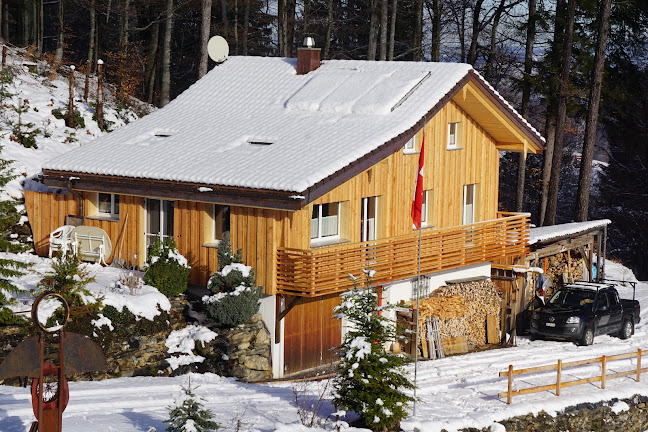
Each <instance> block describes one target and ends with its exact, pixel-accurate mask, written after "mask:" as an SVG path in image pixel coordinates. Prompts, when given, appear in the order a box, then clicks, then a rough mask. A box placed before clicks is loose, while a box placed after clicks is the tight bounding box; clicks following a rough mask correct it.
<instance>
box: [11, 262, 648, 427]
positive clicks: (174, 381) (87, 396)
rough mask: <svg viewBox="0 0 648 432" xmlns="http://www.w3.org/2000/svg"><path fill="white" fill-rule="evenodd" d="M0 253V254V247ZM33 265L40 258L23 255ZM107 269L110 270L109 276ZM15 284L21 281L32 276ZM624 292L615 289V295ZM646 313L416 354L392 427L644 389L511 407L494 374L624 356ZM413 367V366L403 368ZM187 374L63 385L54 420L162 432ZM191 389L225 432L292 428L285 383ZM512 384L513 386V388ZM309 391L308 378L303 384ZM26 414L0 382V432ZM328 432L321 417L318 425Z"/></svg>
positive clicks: (588, 390)
mask: <svg viewBox="0 0 648 432" xmlns="http://www.w3.org/2000/svg"><path fill="white" fill-rule="evenodd" d="M0 256H2V254H0ZM30 259H32V260H35V262H37V265H38V266H44V265H46V262H47V260H43V259H40V258H30ZM606 270H607V272H608V276H609V277H611V278H615V279H623V280H633V279H634V278H633V276H632V273H631V272H630V271H629V270H628V269H627V268H625V267H623V266H621V265H619V264H616V263H613V262H610V261H608V262H607V263H606ZM92 271H93V272H94V273H96V276H97V280H98V281H99V282H98V284H99V285H101V284H108V283H109V281H110V279H111V278H114V277H115V273H114V271H115V269H110V268H102V267H99V266H93V267H92ZM111 272H113V273H111ZM28 278H29V277H26V278H23V279H21V280H20V281H19V283H21V284H22V285H23V286H24V287H27V288H28V287H29V286H30V284H32V283H33V281H31V280H27V279H28ZM630 295H631V292H629V291H628V290H625V291H624V292H622V296H623V297H628V296H630ZM637 297H638V299H639V300H640V301H641V303H642V304H643V305H647V304H648V283H643V282H642V283H639V284H638V288H637ZM647 321H648V312H647V309H646V308H644V310H643V311H642V322H641V323H640V324H639V325H638V326H637V328H636V334H635V335H634V336H633V337H632V338H631V339H629V340H626V341H623V340H620V339H618V338H615V337H610V336H598V337H597V338H596V339H595V341H594V345H592V346H589V347H579V346H576V345H574V344H573V343H570V342H557V341H535V342H531V341H529V340H528V339H527V338H525V337H518V346H517V347H514V348H507V349H497V350H491V351H484V352H479V353H472V354H467V355H461V356H453V357H449V358H445V359H442V360H435V361H423V362H420V363H419V367H418V376H417V381H418V386H419V389H418V391H417V396H418V397H419V398H420V401H419V402H418V403H417V406H416V416H411V417H410V418H409V419H407V420H406V421H405V422H403V424H402V426H403V428H404V429H405V430H407V431H413V430H414V429H415V428H417V429H419V430H421V431H440V430H441V429H442V428H445V429H447V430H449V431H453V430H456V429H459V428H464V427H479V428H481V427H487V426H489V425H491V424H493V422H494V421H500V420H504V419H507V418H510V417H512V416H516V415H522V414H526V413H537V412H539V411H541V410H545V411H547V412H549V413H556V412H559V411H561V410H563V409H564V408H566V407H569V406H573V405H575V404H578V403H583V402H598V401H605V400H611V399H613V398H627V397H630V396H632V395H634V394H641V395H647V396H648V384H646V381H648V379H644V380H643V382H642V383H637V382H635V380H634V379H633V378H617V379H612V380H609V381H608V382H607V388H606V389H605V390H601V389H600V386H599V384H598V383H597V384H590V385H581V386H576V387H569V388H564V389H563V390H562V396H560V397H557V396H555V395H554V393H553V392H543V393H535V394H530V395H525V396H517V397H515V398H514V399H513V403H512V404H511V405H506V401H505V400H502V399H498V397H497V394H498V393H499V392H503V391H505V389H506V378H499V377H498V374H499V372H500V371H504V370H506V369H507V368H508V365H509V364H512V365H513V366H514V367H515V368H516V369H517V368H521V367H531V366H537V365H543V364H548V363H553V362H556V361H557V360H558V359H562V360H563V361H570V360H577V359H586V358H592V357H597V356H601V355H604V354H605V355H610V354H616V353H626V352H631V351H634V350H636V349H637V348H641V349H647V348H648V324H647ZM634 366H635V364H634V362H632V361H625V362H615V363H610V364H609V365H608V370H609V372H610V373H612V372H616V371H619V370H628V369H631V368H632V367H634ZM409 370H410V373H412V374H413V370H414V368H413V367H412V366H410V367H409ZM599 373H600V368H599V367H596V366H592V367H589V368H582V369H579V370H577V371H571V370H570V371H566V372H565V373H564V378H563V379H564V380H568V379H575V378H582V377H587V376H594V375H598V374H599ZM554 377H555V375H552V374H551V373H546V374H539V375H537V376H533V377H531V378H529V379H524V378H517V379H516V382H517V383H518V384H517V386H519V387H526V386H531V385H532V384H533V383H534V384H536V385H537V384H548V383H550V382H551V381H552V379H555V378H554ZM187 382H188V377H187V376H183V377H175V378H148V377H138V378H119V379H112V380H105V381H101V382H73V383H70V404H69V406H68V408H67V410H66V411H65V414H64V417H63V421H64V423H63V424H64V430H65V431H66V432H86V431H88V430H101V431H114V432H140V431H141V432H148V431H149V428H150V427H155V428H156V430H157V431H158V432H160V431H163V430H165V429H166V424H165V423H163V420H164V419H165V418H167V410H166V407H167V406H170V405H172V404H173V403H174V398H175V397H177V396H178V395H179V393H180V389H181V386H183V385H186V384H187ZM191 383H192V386H195V387H196V389H195V393H196V394H197V395H198V396H201V397H203V398H205V400H206V402H205V405H206V407H207V408H209V409H211V410H212V411H213V412H214V416H215V419H216V421H218V422H219V423H221V425H222V426H223V427H224V428H226V429H228V430H236V429H237V428H236V424H237V421H241V424H240V425H239V426H240V427H239V430H241V431H273V430H279V431H290V432H292V431H296V430H305V428H303V427H302V426H301V423H300V421H299V416H298V414H297V408H296V407H295V399H294V393H293V385H292V384H288V383H275V384H243V383H239V382H237V381H235V380H234V379H231V378H222V377H219V376H216V375H210V374H206V375H192V376H191ZM519 387H518V388H519ZM308 391H309V392H311V394H314V393H316V391H317V386H316V384H311V385H310V387H309V390H308ZM333 411H334V410H333V407H332V406H331V404H330V396H327V398H326V401H325V403H324V406H323V408H322V411H321V414H322V415H323V416H324V417H327V416H328V415H329V414H330V413H332V412H333ZM32 420H33V413H32V409H31V403H30V396H29V391H28V390H27V389H24V388H15V387H6V386H0V431H2V432H24V431H25V430H26V427H27V425H29V424H30V423H31V421H32ZM324 427H325V428H326V429H328V430H330V429H331V421H330V419H329V421H328V422H327V423H326V424H325V426H324Z"/></svg>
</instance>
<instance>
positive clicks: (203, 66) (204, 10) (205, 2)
mask: <svg viewBox="0 0 648 432" xmlns="http://www.w3.org/2000/svg"><path fill="white" fill-rule="evenodd" d="M200 4H201V14H200V15H201V17H202V19H201V21H200V59H199V62H198V79H200V78H202V77H204V76H205V74H206V73H207V63H208V61H209V56H208V54H207V44H208V43H209V30H210V28H211V8H212V0H201V3H200Z"/></svg>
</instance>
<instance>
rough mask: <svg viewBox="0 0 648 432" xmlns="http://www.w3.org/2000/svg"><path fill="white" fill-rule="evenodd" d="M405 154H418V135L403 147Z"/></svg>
mask: <svg viewBox="0 0 648 432" xmlns="http://www.w3.org/2000/svg"><path fill="white" fill-rule="evenodd" d="M403 153H404V154H416V153H418V152H417V151H416V135H414V136H413V137H412V138H410V139H409V140H407V142H406V143H405V145H404V146H403Z"/></svg>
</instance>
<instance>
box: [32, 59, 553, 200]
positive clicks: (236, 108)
mask: <svg viewBox="0 0 648 432" xmlns="http://www.w3.org/2000/svg"><path fill="white" fill-rule="evenodd" d="M295 66H296V60H294V59H285V58H271V57H231V58H229V59H228V60H227V61H226V62H225V63H223V64H221V65H220V66H217V67H215V68H214V69H213V70H212V71H210V72H209V73H208V74H207V75H206V76H205V77H204V78H202V79H201V80H199V81H198V82H197V83H195V84H194V85H193V86H192V87H190V88H189V89H188V90H187V91H185V92H184V93H183V94H182V95H180V96H178V97H177V98H176V99H175V100H174V101H172V102H171V103H170V104H169V105H167V106H166V107H165V108H163V109H161V110H158V111H156V112H154V113H152V114H150V115H148V116H146V117H144V118H143V119H141V120H138V121H136V122H134V123H132V124H130V125H128V126H127V127H124V128H121V129H119V130H116V131H115V132H112V133H110V134H108V135H105V136H103V137H101V138H99V139H97V140H95V141H93V142H92V143H90V144H88V145H85V146H83V147H82V148H80V149H77V150H75V151H72V152H70V153H67V154H65V155H63V156H61V157H57V158H55V159H53V160H50V161H48V162H46V163H45V164H44V165H43V169H44V170H52V171H65V172H76V173H88V174H98V175H110V176H121V177H129V178H143V179H156V180H169V181H179V182H187V183H197V184H202V185H219V186H233V187H244V188H252V189H269V190H277V191H289V192H303V191H305V190H307V189H308V188H309V187H311V186H313V185H315V184H317V183H318V182H320V181H322V180H323V179H325V178H327V177H328V176H331V175H333V174H334V173H336V172H338V171H340V170H342V169H343V168H345V167H347V166H348V165H349V164H351V163H353V162H355V161H357V160H359V159H360V158H362V157H363V156H365V155H368V154H369V153H371V152H372V151H374V150H376V149H377V148H379V147H380V146H381V145H383V144H385V143H387V142H389V141H390V140H392V139H394V138H395V137H397V136H399V135H400V134H402V133H404V132H406V131H408V130H409V129H410V128H412V127H414V126H415V125H416V124H417V122H420V121H421V120H422V119H423V118H424V116H425V115H426V114H427V113H428V112H429V111H430V110H431V109H432V108H433V107H435V106H436V105H437V104H438V103H439V102H440V101H441V100H442V99H443V98H444V97H445V96H446V95H448V94H449V93H450V92H451V90H452V89H453V88H455V86H456V85H457V84H458V83H460V82H461V81H462V80H463V79H465V78H466V77H467V76H468V75H469V74H474V76H476V77H477V79H478V80H480V81H481V82H482V83H483V84H484V85H485V86H486V87H488V84H487V83H486V82H485V80H483V79H482V78H481V77H480V76H479V75H478V74H476V72H474V71H473V69H472V67H471V66H470V65H466V64H457V63H414V62H368V61H349V60H331V61H325V62H323V63H322V65H321V66H320V67H319V68H318V69H316V70H315V71H312V72H310V73H308V74H305V75H297V74H296V69H295ZM493 94H494V95H495V98H498V99H499V100H500V102H502V103H503V104H504V105H506V106H507V107H510V105H508V104H507V103H506V101H504V99H503V98H501V96H499V94H497V93H496V92H494V91H493ZM511 110H512V108H511ZM512 115H513V116H514V117H516V120H517V121H518V122H519V123H521V124H523V125H525V127H526V128H527V130H528V131H531V134H532V135H535V138H536V139H537V140H538V141H543V139H542V138H541V136H540V135H539V134H538V133H537V131H535V129H533V128H532V127H531V126H530V125H529V124H528V123H527V122H526V121H525V120H524V119H522V117H520V116H519V115H518V114H517V113H516V112H514V111H512Z"/></svg>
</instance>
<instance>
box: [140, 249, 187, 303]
mask: <svg viewBox="0 0 648 432" xmlns="http://www.w3.org/2000/svg"><path fill="white" fill-rule="evenodd" d="M146 267H147V270H146V274H145V275H144V282H145V283H146V284H147V285H151V286H154V287H155V288H157V289H158V291H160V292H161V293H162V294H164V295H165V296H167V297H169V298H170V297H175V296H177V295H179V294H182V293H183V292H185V291H186V290H187V282H188V280H189V272H190V271H191V267H189V263H188V262H187V259H186V258H185V257H183V256H182V255H180V253H179V252H178V248H177V247H176V244H175V242H174V241H173V240H170V239H169V240H165V241H164V242H162V241H160V238H159V237H158V238H156V239H155V242H153V244H152V245H150V246H149V248H148V253H147V256H146Z"/></svg>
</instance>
